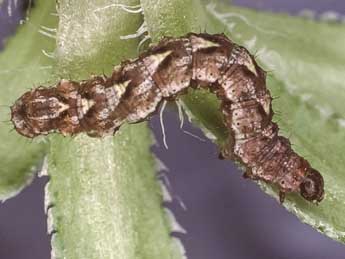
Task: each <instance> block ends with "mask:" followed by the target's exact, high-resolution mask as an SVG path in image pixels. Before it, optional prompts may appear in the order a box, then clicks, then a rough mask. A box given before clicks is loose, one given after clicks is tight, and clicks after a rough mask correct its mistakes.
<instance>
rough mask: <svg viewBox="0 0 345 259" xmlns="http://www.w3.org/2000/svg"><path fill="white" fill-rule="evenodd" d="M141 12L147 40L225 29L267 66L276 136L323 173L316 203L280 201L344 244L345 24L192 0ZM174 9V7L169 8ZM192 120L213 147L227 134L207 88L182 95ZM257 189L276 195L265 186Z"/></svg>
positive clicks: (147, 3) (146, 6) (147, 5)
mask: <svg viewBox="0 0 345 259" xmlns="http://www.w3.org/2000/svg"><path fill="white" fill-rule="evenodd" d="M142 5H143V10H144V17H145V21H146V25H147V27H148V31H149V34H150V36H151V37H152V38H153V40H154V41H157V40H159V39H160V37H161V36H167V35H169V36H171V35H172V36H179V35H183V34H185V33H187V32H190V31H194V32H198V31H203V30H204V29H207V31H208V32H209V33H221V32H225V33H226V34H227V35H228V36H229V37H230V38H231V39H233V40H234V41H235V42H237V43H239V44H242V45H244V46H246V47H247V48H249V49H250V50H251V51H252V52H253V53H257V56H258V60H259V62H260V63H261V64H262V65H263V67H264V68H266V69H268V70H269V69H272V70H273V71H272V72H271V73H270V75H269V77H268V82H267V85H268V88H269V89H270V91H271V93H272V95H273V96H278V97H279V98H278V99H276V100H274V103H273V106H274V110H276V111H280V112H281V115H276V116H275V117H274V120H276V121H278V124H279V126H280V127H281V134H283V135H285V136H288V137H290V139H291V142H292V143H293V145H294V149H295V150H296V151H297V152H298V153H299V154H301V155H303V156H305V157H306V158H307V159H308V160H309V161H310V162H311V164H312V165H313V166H314V167H315V168H317V169H318V170H319V171H320V172H321V173H322V175H323V176H324V178H325V185H326V186H325V191H326V197H325V199H324V200H323V201H322V202H321V203H320V205H319V206H315V205H313V204H310V203H308V202H306V201H304V200H303V199H302V198H301V197H299V196H298V195H288V199H287V201H286V202H285V203H284V206H285V207H286V208H287V209H288V210H290V211H291V212H293V213H295V214H296V215H297V216H298V217H299V218H300V219H301V220H303V221H304V222H306V223H308V224H310V225H312V226H313V227H314V228H316V229H318V230H319V231H321V232H323V233H325V234H326V235H328V236H330V237H331V238H334V239H336V240H339V241H342V242H344V241H345V234H344V233H345V220H344V217H343V215H344V214H345V203H344V200H345V191H344V190H345V188H344V186H345V175H344V174H343V166H344V160H343V153H344V145H343V143H344V140H345V131H344V119H345V117H344V114H345V113H344V110H345V108H344V105H343V101H344V99H345V91H344V88H345V84H344V83H343V82H345V74H344V71H345V66H344V64H345V62H344V61H345V53H344V50H343V46H344V43H345V37H344V36H343V35H345V33H344V32H345V27H344V26H343V25H341V24H334V23H332V24H326V23H319V22H315V21H310V20H305V19H301V18H296V17H290V16H287V15H283V14H271V13H258V12H255V11H251V10H248V9H244V8H238V7H232V6H231V7H230V6H226V5H219V6H218V7H217V6H216V5H214V4H208V5H207V7H206V10H204V9H203V8H202V5H201V3H200V2H197V1H159V2H158V3H156V1H153V0H142ZM176 10H178V11H176ZM183 100H184V103H185V108H186V109H187V110H188V113H189V114H190V115H191V116H192V117H193V118H194V120H195V121H196V122H197V123H198V124H199V125H201V126H202V127H203V128H204V129H205V130H206V131H207V133H211V134H209V135H211V136H212V135H213V136H214V138H215V140H216V141H217V142H218V144H220V145H222V144H223V143H224V140H225V139H226V129H225V128H224V126H223V123H222V116H221V114H220V112H219V102H218V101H217V100H216V98H215V97H214V96H211V94H209V93H207V92H200V91H199V92H193V93H191V94H189V95H188V96H187V97H185V98H183ZM263 188H264V189H265V190H266V191H267V192H269V193H270V194H271V195H274V196H275V195H276V194H274V192H273V191H272V189H271V188H270V187H268V186H267V185H263Z"/></svg>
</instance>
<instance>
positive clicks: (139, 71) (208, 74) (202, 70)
mask: <svg viewBox="0 0 345 259" xmlns="http://www.w3.org/2000/svg"><path fill="white" fill-rule="evenodd" d="M189 87H191V88H207V89H209V91H210V92H212V93H214V94H216V96H217V97H218V99H219V100H220V103H221V107H220V110H221V112H222V114H223V116H224V124H225V126H226V127H227V129H228V131H229V141H228V143H227V146H226V148H225V149H224V151H223V152H222V154H223V157H224V158H226V159H234V160H237V161H239V162H241V163H242V164H244V165H245V166H246V168H247V170H246V172H245V173H244V176H245V177H247V178H250V179H253V180H263V181H265V182H268V183H271V184H273V185H275V186H277V187H278V188H279V199H280V202H281V203H283V202H284V198H285V194H286V193H291V192H297V193H300V195H301V196H302V197H303V198H304V199H306V200H307V201H310V202H314V203H318V202H320V201H321V200H322V199H323V196H324V181H323V177H322V176H321V174H320V173H319V172H318V171H317V170H315V169H313V168H312V167H311V166H310V164H309V162H308V161H307V160H305V159H304V158H302V157H301V156H299V155H298V154H296V153H295V152H294V151H293V150H292V148H291V144H290V142H289V140H288V139H287V138H285V137H283V136H279V135H278V130H279V128H278V126H277V124H276V123H274V122H273V121H272V116H273V114H274V113H273V110H272V105H271V102H272V98H271V95H270V92H269V90H268V89H267V88H266V72H265V71H264V70H263V69H262V68H260V67H259V66H258V64H257V63H256V61H255V59H254V57H253V56H252V55H251V54H250V53H249V52H248V51H247V50H246V49H245V48H244V47H241V46H239V45H237V44H235V43H234V42H232V41H231V40H230V39H229V38H227V37H226V36H225V35H224V34H214V35H210V34H207V33H200V34H196V33H189V34H187V35H185V36H182V37H179V38H170V37H167V38H164V39H162V40H161V41H160V42H159V43H158V44H156V45H154V46H151V47H149V49H148V50H147V51H145V52H144V53H142V54H140V55H139V57H138V58H136V59H134V60H127V61H124V62H122V63H121V65H119V66H117V67H115V68H114V70H113V72H112V74H111V75H110V76H109V77H107V76H104V75H103V76H94V77H92V78H91V79H89V80H84V81H81V82H76V81H71V80H61V81H59V82H58V83H57V84H56V85H55V86H54V87H50V88H46V87H42V86H40V87H38V88H35V89H32V90H31V91H28V92H26V93H24V94H23V95H22V96H21V97H20V98H19V99H18V100H17V101H16V102H15V103H14V105H13V106H12V107H11V121H12V122H13V124H14V127H15V129H16V131H17V132H18V133H19V134H21V135H23V136H26V137H29V138H33V137H36V136H38V135H46V134H49V133H51V132H58V133H61V134H63V135H75V134H78V133H80V132H85V133H86V134H88V135H89V136H92V137H102V136H105V135H109V134H114V133H115V132H116V131H117V130H118V129H119V127H120V126H121V125H122V124H123V123H125V122H127V123H138V122H141V121H143V120H146V119H147V118H149V117H150V116H151V115H152V114H154V113H155V112H156V111H157V110H158V108H159V105H160V104H161V103H162V101H173V100H176V98H178V97H179V96H180V95H182V94H184V93H185V92H186V91H187V90H188V88H189Z"/></svg>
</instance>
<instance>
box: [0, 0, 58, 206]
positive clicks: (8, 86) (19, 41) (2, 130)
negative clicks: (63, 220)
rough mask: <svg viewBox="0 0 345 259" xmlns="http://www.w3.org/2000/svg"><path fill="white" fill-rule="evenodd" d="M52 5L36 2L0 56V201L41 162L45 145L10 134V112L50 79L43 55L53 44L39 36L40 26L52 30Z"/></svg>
mask: <svg viewBox="0 0 345 259" xmlns="http://www.w3.org/2000/svg"><path fill="white" fill-rule="evenodd" d="M54 7H55V4H54V3H53V1H37V3H36V8H34V9H32V10H31V12H30V14H31V16H30V19H29V22H27V23H25V24H24V25H21V26H19V28H18V30H17V32H16V34H15V36H14V37H12V38H10V39H9V40H8V42H7V44H6V46H5V50H4V51H2V52H1V53H0V76H1V95H0V105H1V107H0V118H1V121H6V122H2V123H1V124H0V139H1V146H0V159H1V168H0V199H1V200H4V199H8V198H10V197H12V196H14V195H15V194H17V193H18V192H19V191H20V190H21V189H22V188H23V187H24V186H26V185H27V184H29V183H30V182H31V179H32V177H33V176H34V174H35V173H36V172H37V168H36V167H37V166H38V165H39V164H40V161H42V159H43V156H44V153H45V150H46V144H45V142H44V141H42V140H33V141H30V140H28V139H27V138H25V137H22V136H20V135H18V133H17V132H15V131H12V129H13V125H12V123H11V122H10V121H9V120H10V108H9V106H10V105H12V104H13V102H14V100H15V99H16V98H17V97H19V96H20V95H22V94H23V92H25V91H27V90H28V89H30V88H31V87H35V86H38V84H39V83H45V82H48V81H49V80H50V79H52V78H53V75H52V66H53V64H54V59H51V58H48V57H46V56H45V55H43V53H42V50H44V51H46V52H50V51H52V50H53V49H54V48H55V40H54V39H52V38H49V37H47V36H45V35H43V34H42V33H40V31H41V32H43V31H44V29H42V28H41V27H40V26H41V25H44V26H47V27H55V26H56V24H57V18H56V17H55V16H52V15H51V13H52V12H53V11H54Z"/></svg>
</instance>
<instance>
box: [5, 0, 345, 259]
mask: <svg viewBox="0 0 345 259" xmlns="http://www.w3.org/2000/svg"><path fill="white" fill-rule="evenodd" d="M47 1H48V0H47ZM7 3H8V0H5V1H4V3H3V5H2V7H1V8H0V47H1V46H3V45H2V41H1V39H4V38H5V37H6V36H8V35H9V33H10V32H11V31H12V32H13V30H14V28H15V27H16V25H17V24H18V22H19V20H20V14H21V13H23V10H24V7H25V6H27V3H26V4H23V2H22V1H18V6H17V8H14V7H15V6H14V1H12V7H13V9H12V11H13V16H11V17H9V16H8V12H7V8H8V4H7ZM233 3H235V4H238V5H243V6H246V7H253V8H257V9H261V10H271V11H279V12H282V11H283V12H289V13H291V14H297V13H299V11H300V10H302V9H311V10H315V11H316V12H319V13H320V12H324V11H329V10H333V11H337V12H339V13H341V14H343V15H344V14H345V1H342V0H333V1H324V0H319V1H317V0H308V1H298V0H293V1H292V0H290V1H283V0H281V1H277V0H261V1H260V0H257V1H255V0H236V1H233ZM164 119H165V124H166V131H167V132H166V133H167V142H168V145H169V149H168V150H166V149H165V148H164V147H163V144H162V136H161V128H160V124H159V119H158V118H157V117H156V118H154V119H153V120H152V122H151V126H152V128H153V130H154V132H155V135H156V138H157V140H158V142H159V145H160V146H155V147H153V150H154V152H155V153H156V154H157V156H158V157H159V158H160V159H161V160H162V161H163V162H164V164H165V165H166V166H167V167H168V168H169V172H168V173H166V174H167V176H168V177H169V180H170V183H171V188H172V194H173V195H174V196H179V197H181V199H182V200H183V202H184V203H185V205H186V206H187V208H188V209H187V211H184V210H183V209H182V208H181V206H180V205H179V203H178V202H177V201H176V200H175V201H174V202H173V203H172V204H170V205H168V207H169V208H171V209H172V210H173V211H174V214H175V216H176V218H177V219H178V221H179V222H180V224H181V225H182V226H183V227H184V228H185V229H186V230H187V231H188V233H187V234H186V235H182V234H174V235H176V236H178V237H180V238H181V240H182V242H183V243H184V246H185V248H186V251H187V255H188V258H189V259H211V258H214V259H229V258H236V259H247V258H279V259H285V258H287V259H288V258H289V259H290V258H291V259H292V258H293V259H308V258H313V259H323V258H332V259H338V258H339V259H340V258H342V259H343V258H345V245H342V244H339V243H337V242H335V241H333V240H331V239H329V238H327V237H325V236H323V235H321V234H320V233H318V232H316V231H315V230H314V229H312V228H311V227H309V226H307V225H305V224H302V223H301V222H299V220H298V219H297V218H296V217H295V216H294V215H292V214H290V213H288V212H287V211H286V210H285V209H284V208H282V207H281V206H280V205H279V203H278V202H277V201H275V200H274V199H273V198H271V197H269V196H267V195H265V194H264V193H263V192H262V191H261V190H260V189H259V188H258V186H257V185H256V184H254V183H253V182H251V181H248V180H244V179H243V178H242V176H241V175H242V174H241V173H240V172H239V171H238V170H237V169H236V167H235V166H234V165H232V164H231V163H230V162H229V161H220V160H218V159H217V155H218V151H217V148H216V147H215V145H213V144H212V143H211V142H210V141H208V140H206V138H205V141H200V140H198V139H196V138H193V137H191V136H190V135H188V134H185V133H184V132H183V131H182V130H181V129H180V128H179V123H180V122H179V119H178V116H177V115H176V113H174V112H171V111H166V112H165V113H164ZM184 129H185V130H187V131H189V132H192V133H193V134H195V135H198V136H200V137H202V138H204V137H203V135H202V133H201V132H200V130H198V129H196V128H193V127H192V126H191V125H188V124H185V126H184ZM181 150H183V153H182V152H181ZM45 183H46V179H35V180H34V182H33V184H32V185H31V186H29V187H28V188H26V189H25V190H24V191H23V192H22V193H21V194H20V195H19V196H17V197H16V198H13V199H10V200H8V201H6V202H5V203H4V204H1V206H0V258H1V259H2V258H3V259H21V258H25V259H46V258H50V244H49V238H48V236H47V235H46V217H45V215H44V212H43V189H44V185H45ZM85 259H87V258H85ZM162 259H163V258H162Z"/></svg>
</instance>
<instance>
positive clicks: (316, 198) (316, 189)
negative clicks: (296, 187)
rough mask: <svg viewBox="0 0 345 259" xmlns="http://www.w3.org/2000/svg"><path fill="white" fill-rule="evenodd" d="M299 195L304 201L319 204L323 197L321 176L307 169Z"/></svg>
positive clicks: (313, 170) (311, 169)
mask: <svg viewBox="0 0 345 259" xmlns="http://www.w3.org/2000/svg"><path fill="white" fill-rule="evenodd" d="M300 193H301V195H302V196H303V198H304V199H306V200H308V201H312V202H320V201H321V200H322V199H323V197H324V183H323V178H322V176H321V174H320V173H319V172H318V171H316V170H315V169H313V168H309V170H308V174H307V176H306V177H305V178H304V179H303V181H302V183H301V184H300Z"/></svg>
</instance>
